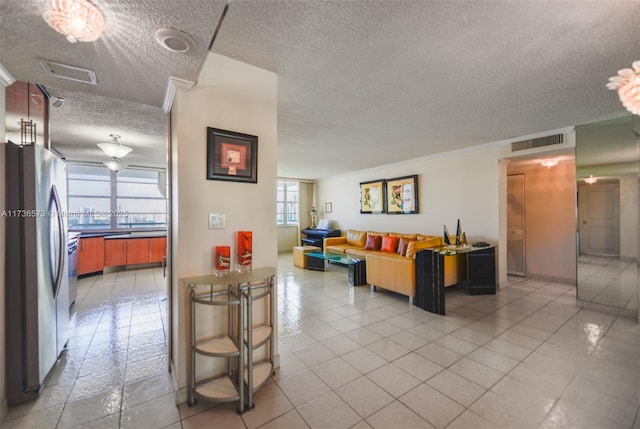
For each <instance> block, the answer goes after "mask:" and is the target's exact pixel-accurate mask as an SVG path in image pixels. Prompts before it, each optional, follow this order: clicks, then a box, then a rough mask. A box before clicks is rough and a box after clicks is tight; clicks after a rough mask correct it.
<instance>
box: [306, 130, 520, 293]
mask: <svg viewBox="0 0 640 429" xmlns="http://www.w3.org/2000/svg"><path fill="white" fill-rule="evenodd" d="M509 151H510V148H509V146H508V144H507V143H504V144H492V145H486V146H483V147H481V148H475V149H469V150H462V151H455V152H449V153H446V154H441V155H437V156H431V157H424V158H419V159H414V160H411V161H406V162H402V163H395V164H388V165H386V166H382V167H380V168H376V169H372V170H364V171H357V172H354V173H351V174H347V175H342V176H336V177H332V178H328V179H324V180H320V181H319V182H318V184H317V191H316V203H317V204H318V205H319V206H320V207H324V204H325V203H326V202H331V203H332V205H333V212H332V213H328V214H325V215H324V217H325V218H327V219H330V220H331V221H332V222H331V223H332V226H333V228H339V229H342V230H346V229H360V230H374V231H381V232H384V231H387V232H392V231H393V232H402V233H422V234H429V235H442V232H443V225H445V224H446V225H447V228H448V229H449V232H455V229H456V222H457V220H458V219H460V223H461V226H462V230H463V231H464V232H465V233H466V235H467V239H468V240H469V241H471V242H474V241H479V240H487V241H492V242H496V243H497V242H498V241H499V239H500V228H499V226H500V222H499V216H500V207H501V205H500V198H501V197H500V195H501V191H500V185H501V183H502V182H503V181H504V180H506V177H503V176H504V170H503V169H501V167H500V163H499V160H500V159H501V158H503V157H505V156H507V155H508V154H509ZM412 174H417V175H418V191H419V192H418V194H419V195H418V203H419V209H420V213H419V214H413V215H385V214H360V202H359V193H360V186H359V183H360V182H366V181H370V180H376V179H391V178H394V177H401V176H407V175H412ZM505 243H506V241H505ZM501 253H503V254H504V255H506V252H501ZM500 259H504V258H502V255H500ZM504 260H505V261H506V259H504ZM499 265H500V266H499V269H500V271H501V275H500V280H501V281H504V280H506V262H500V264H499Z"/></svg>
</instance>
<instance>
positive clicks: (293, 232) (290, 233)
mask: <svg viewBox="0 0 640 429" xmlns="http://www.w3.org/2000/svg"><path fill="white" fill-rule="evenodd" d="M298 231H299V229H298V227H297V226H280V227H278V253H291V252H293V248H294V247H295V246H299V245H300V238H299V237H300V234H299V232H298Z"/></svg>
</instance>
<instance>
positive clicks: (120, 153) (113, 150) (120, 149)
mask: <svg viewBox="0 0 640 429" xmlns="http://www.w3.org/2000/svg"><path fill="white" fill-rule="evenodd" d="M109 136H111V138H112V139H113V141H112V142H110V143H98V147H99V148H100V149H102V151H103V152H104V153H106V154H107V155H109V156H110V157H111V158H124V157H125V156H127V154H128V153H129V152H131V151H132V150H133V149H131V148H130V147H128V146H124V145H122V144H120V142H119V141H118V139H119V138H120V136H119V135H117V134H109Z"/></svg>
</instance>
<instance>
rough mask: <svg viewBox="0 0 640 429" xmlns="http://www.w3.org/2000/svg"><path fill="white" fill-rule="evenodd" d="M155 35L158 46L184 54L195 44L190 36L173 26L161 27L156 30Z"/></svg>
mask: <svg viewBox="0 0 640 429" xmlns="http://www.w3.org/2000/svg"><path fill="white" fill-rule="evenodd" d="M155 36H156V40H157V41H158V43H159V44H160V46H162V47H163V48H165V49H166V50H168V51H171V52H179V53H181V54H184V53H187V52H189V51H190V50H191V49H193V48H194V47H195V46H196V42H195V40H193V38H192V37H191V36H189V35H188V34H187V33H185V32H184V31H180V30H176V29H175V28H161V29H159V30H156V33H155Z"/></svg>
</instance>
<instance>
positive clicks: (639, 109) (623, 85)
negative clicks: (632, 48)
mask: <svg viewBox="0 0 640 429" xmlns="http://www.w3.org/2000/svg"><path fill="white" fill-rule="evenodd" d="M632 67H633V68H631V69H622V70H618V75H617V76H613V77H610V78H609V83H608V84H607V88H609V89H610V90H612V91H618V97H619V98H620V102H621V103H622V105H623V106H624V107H625V109H627V110H628V111H629V112H631V113H633V114H634V115H639V116H640V61H635V62H634V63H633V64H632Z"/></svg>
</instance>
